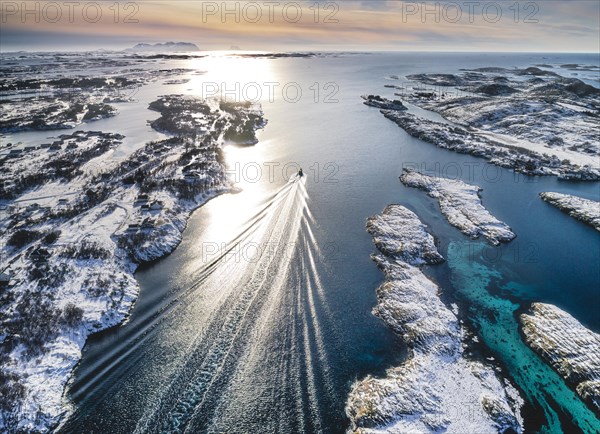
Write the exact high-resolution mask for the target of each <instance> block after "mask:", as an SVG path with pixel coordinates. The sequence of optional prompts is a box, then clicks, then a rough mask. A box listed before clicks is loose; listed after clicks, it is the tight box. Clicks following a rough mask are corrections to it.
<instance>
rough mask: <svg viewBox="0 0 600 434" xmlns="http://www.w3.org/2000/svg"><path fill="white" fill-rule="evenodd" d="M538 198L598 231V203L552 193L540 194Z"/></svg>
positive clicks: (599, 207)
mask: <svg viewBox="0 0 600 434" xmlns="http://www.w3.org/2000/svg"><path fill="white" fill-rule="evenodd" d="M540 197H541V198H542V200H544V201H545V202H548V203H549V204H551V205H554V206H555V207H557V208H558V209H560V210H561V211H563V212H566V213H567V214H569V215H570V216H571V217H573V218H576V219H577V220H579V221H582V222H584V223H587V224H588V225H590V226H592V227H593V228H595V229H596V230H597V231H600V202H597V201H594V200H589V199H584V198H582V197H577V196H573V195H570V194H562V193H554V192H542V193H540Z"/></svg>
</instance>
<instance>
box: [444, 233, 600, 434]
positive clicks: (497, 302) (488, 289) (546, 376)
mask: <svg viewBox="0 0 600 434" xmlns="http://www.w3.org/2000/svg"><path fill="white" fill-rule="evenodd" d="M487 248H488V246H486V245H485V244H475V243H473V244H471V248H470V249H465V248H464V245H462V246H457V245H456V244H450V246H449V247H448V258H449V260H448V266H449V268H450V270H451V277H450V278H451V280H452V284H453V285H454V287H455V288H456V292H455V296H456V297H457V299H458V300H460V301H461V302H462V303H464V304H465V305H466V306H467V315H468V318H469V320H470V323H471V324H473V325H474V328H475V329H476V331H477V334H478V335H479V336H480V337H481V338H482V339H483V342H484V343H485V345H486V346H487V347H488V348H489V349H490V350H491V351H492V352H493V353H494V354H495V355H496V356H497V357H498V358H499V359H500V360H501V362H502V363H503V364H504V366H505V367H506V368H507V370H508V372H509V373H510V375H511V376H512V378H513V379H514V382H515V383H516V384H517V385H518V387H519V388H520V390H522V391H523V392H524V394H525V396H526V398H527V401H528V402H529V403H531V404H533V405H535V406H538V407H539V408H540V409H541V410H542V411H543V414H544V417H545V420H544V421H542V420H537V421H528V422H529V427H528V428H529V429H530V430H532V432H533V430H535V431H536V432H540V433H560V432H563V430H566V431H568V432H573V430H576V429H577V428H579V429H581V430H582V431H583V432H585V433H596V432H598V428H599V422H598V418H597V417H596V416H595V415H594V413H593V412H592V411H591V410H590V409H589V408H588V407H587V406H586V405H585V404H584V403H583V402H582V401H581V400H580V399H579V397H578V395H577V394H576V393H575V392H574V391H573V390H572V389H570V388H569V387H568V386H567V385H566V384H565V382H564V381H563V379H562V377H560V376H559V375H558V374H557V373H556V372H555V371H554V370H552V369H551V368H550V367H548V366H547V365H546V364H545V363H544V362H543V361H542V360H541V359H540V358H539V357H538V356H537V355H536V354H535V353H534V352H533V351H532V350H531V349H530V348H529V347H528V346H526V345H525V344H524V342H523V341H522V339H521V336H520V335H519V325H518V323H517V311H518V310H519V308H520V307H521V305H520V304H519V303H518V302H515V301H512V300H514V295H515V294H523V293H526V292H527V287H525V286H523V285H520V284H518V283H517V282H509V283H508V284H506V283H503V280H504V278H505V276H503V275H502V274H501V273H500V272H499V271H498V270H497V269H494V268H491V267H489V266H486V265H485V259H484V257H485V256H484V253H483V252H484V251H485V249H487ZM511 299H512V300H511ZM557 409H559V410H558V411H557ZM561 419H562V420H561Z"/></svg>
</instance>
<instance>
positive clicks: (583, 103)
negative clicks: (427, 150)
mask: <svg viewBox="0 0 600 434" xmlns="http://www.w3.org/2000/svg"><path fill="white" fill-rule="evenodd" d="M396 79H399V77H397V78H396ZM407 79H408V80H409V82H408V83H409V84H406V83H402V84H403V86H395V85H386V87H389V88H397V89H399V90H401V91H402V93H395V95H396V96H400V97H402V98H403V99H404V100H405V101H407V102H409V103H411V104H414V105H415V106H417V107H419V108H421V109H425V110H429V111H432V112H435V113H436V114H438V115H441V116H442V117H443V118H444V120H445V122H439V121H434V120H431V119H426V118H425V117H424V116H422V114H419V115H416V114H413V113H411V112H410V110H409V111H408V112H406V111H402V110H399V109H390V108H391V107H388V106H386V105H381V104H368V105H372V106H374V107H378V108H382V110H381V113H382V114H383V115H384V116H385V117H386V118H388V119H390V120H391V121H393V122H395V123H396V124H397V125H398V126H400V127H401V128H402V129H404V130H405V131H406V132H407V133H408V134H410V135H411V136H413V137H417V138H419V139H421V140H424V141H426V142H429V143H432V144H434V145H436V146H438V147H440V148H444V149H449V150H451V151H455V152H459V153H466V154H472V155H475V156H478V157H483V158H485V159H487V160H489V161H490V163H493V164H496V165H498V166H502V167H506V168H511V169H514V170H515V171H518V172H522V173H525V174H528V175H553V176H557V177H559V178H563V179H573V180H584V181H595V180H599V179H600V158H599V157H600V142H598V138H597V130H598V115H597V113H598V109H599V108H600V89H598V88H596V87H593V86H591V85H588V84H586V83H584V82H583V81H581V80H578V79H575V78H566V77H562V76H560V75H558V74H556V73H553V72H552V73H551V72H548V71H544V70H541V69H539V68H536V67H532V68H525V69H506V68H478V69H475V70H468V71H465V72H463V73H461V74H458V75H454V74H415V75H409V76H407ZM408 89H410V90H408ZM369 101H375V102H380V101H388V100H387V99H386V98H383V97H380V96H378V95H371V96H369ZM398 103H399V104H400V106H401V105H402V103H401V102H399V101H398Z"/></svg>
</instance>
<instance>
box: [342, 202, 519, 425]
mask: <svg viewBox="0 0 600 434" xmlns="http://www.w3.org/2000/svg"><path fill="white" fill-rule="evenodd" d="M367 229H368V231H369V232H370V233H371V235H372V236H373V239H374V242H375V244H376V246H377V248H378V249H379V250H380V252H381V254H377V255H374V256H373V259H374V260H375V262H377V265H378V266H379V268H381V269H382V271H383V273H384V275H385V282H384V283H383V284H382V285H381V286H380V287H379V288H378V289H377V299H378V304H377V306H376V307H375V309H374V313H375V315H377V316H378V317H380V318H381V319H383V320H384V321H385V322H386V324H387V325H388V326H390V328H392V329H393V330H394V331H395V332H396V333H397V334H399V335H400V336H401V337H402V339H403V340H404V342H405V343H406V345H407V346H408V348H409V355H408V359H407V360H406V361H405V362H404V363H403V364H402V365H400V366H398V367H394V368H391V369H389V370H388V371H387V374H386V376H385V377H383V378H373V377H370V376H369V377H367V378H365V379H363V380H360V381H358V382H356V383H355V384H354V385H353V387H352V390H351V393H350V396H349V399H348V401H347V406H346V413H347V414H348V416H349V417H350V420H351V424H352V426H351V431H353V432H357V433H378V432H393V433H406V432H442V431H443V432H450V433H464V432H478V433H496V432H504V431H505V430H507V429H509V428H510V429H512V430H514V431H515V432H522V419H521V416H520V407H521V405H522V400H521V398H520V397H519V394H518V392H517V391H516V389H514V387H513V386H512V385H511V384H510V383H509V382H508V381H507V380H505V379H504V380H502V379H499V378H498V377H497V375H496V373H495V372H494V369H493V368H492V367H490V366H488V365H484V364H483V363H482V362H479V361H475V360H470V359H467V358H466V356H465V354H464V345H465V333H464V330H463V327H462V326H461V324H460V322H459V320H458V319H457V317H456V315H455V314H454V313H453V312H452V311H451V310H450V309H449V308H448V307H446V305H445V304H444V303H443V302H442V301H441V300H440V298H439V295H438V293H439V291H440V288H439V287H438V286H437V285H436V284H435V283H434V282H432V281H431V280H429V279H428V278H427V277H426V276H425V275H424V274H423V273H422V272H421V270H420V269H419V266H420V265H425V264H436V263H439V262H441V261H443V258H442V256H441V255H440V254H439V253H438V252H437V249H436V247H435V244H434V240H433V237H432V236H431V235H430V234H429V233H427V231H426V227H425V225H423V224H422V223H421V222H420V220H419V218H418V217H417V216H416V215H415V214H414V213H413V212H412V211H410V210H408V209H407V208H405V207H403V206H400V205H390V206H388V207H387V208H386V209H385V211H384V212H383V214H382V215H378V216H375V217H371V218H370V219H369V220H368V222H367Z"/></svg>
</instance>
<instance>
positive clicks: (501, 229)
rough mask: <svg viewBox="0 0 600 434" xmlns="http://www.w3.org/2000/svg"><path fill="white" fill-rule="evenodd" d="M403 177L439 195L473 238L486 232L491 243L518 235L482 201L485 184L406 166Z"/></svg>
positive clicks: (450, 218)
mask: <svg viewBox="0 0 600 434" xmlns="http://www.w3.org/2000/svg"><path fill="white" fill-rule="evenodd" d="M400 180H401V181H402V183H403V184H404V185H406V186H408V187H415V188H419V189H421V190H424V191H426V192H427V194H428V195H429V196H431V197H433V198H435V199H437V200H438V202H439V204H440V210H441V211H442V214H444V215H445V216H446V218H447V219H448V222H449V223H450V224H451V225H452V226H454V227H456V228H458V229H460V231H461V232H462V233H464V234H465V235H468V236H469V237H471V238H473V239H476V238H479V236H480V235H483V236H484V237H485V238H486V239H487V240H488V241H489V242H490V243H492V244H494V245H498V244H500V243H501V242H509V241H511V240H512V239H514V238H515V237H516V235H515V234H514V233H513V232H512V230H511V229H510V228H509V227H508V225H506V223H503V222H501V221H500V220H498V219H497V218H495V217H494V216H493V215H492V214H490V212H489V211H488V210H487V209H485V207H484V206H483V205H482V204H481V198H480V197H479V192H480V191H481V187H478V186H476V185H470V184H467V183H465V182H463V181H461V180H459V179H447V178H441V177H433V176H429V175H424V174H422V173H419V172H417V171H415V170H412V169H408V168H405V169H404V173H403V174H402V175H401V176H400Z"/></svg>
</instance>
